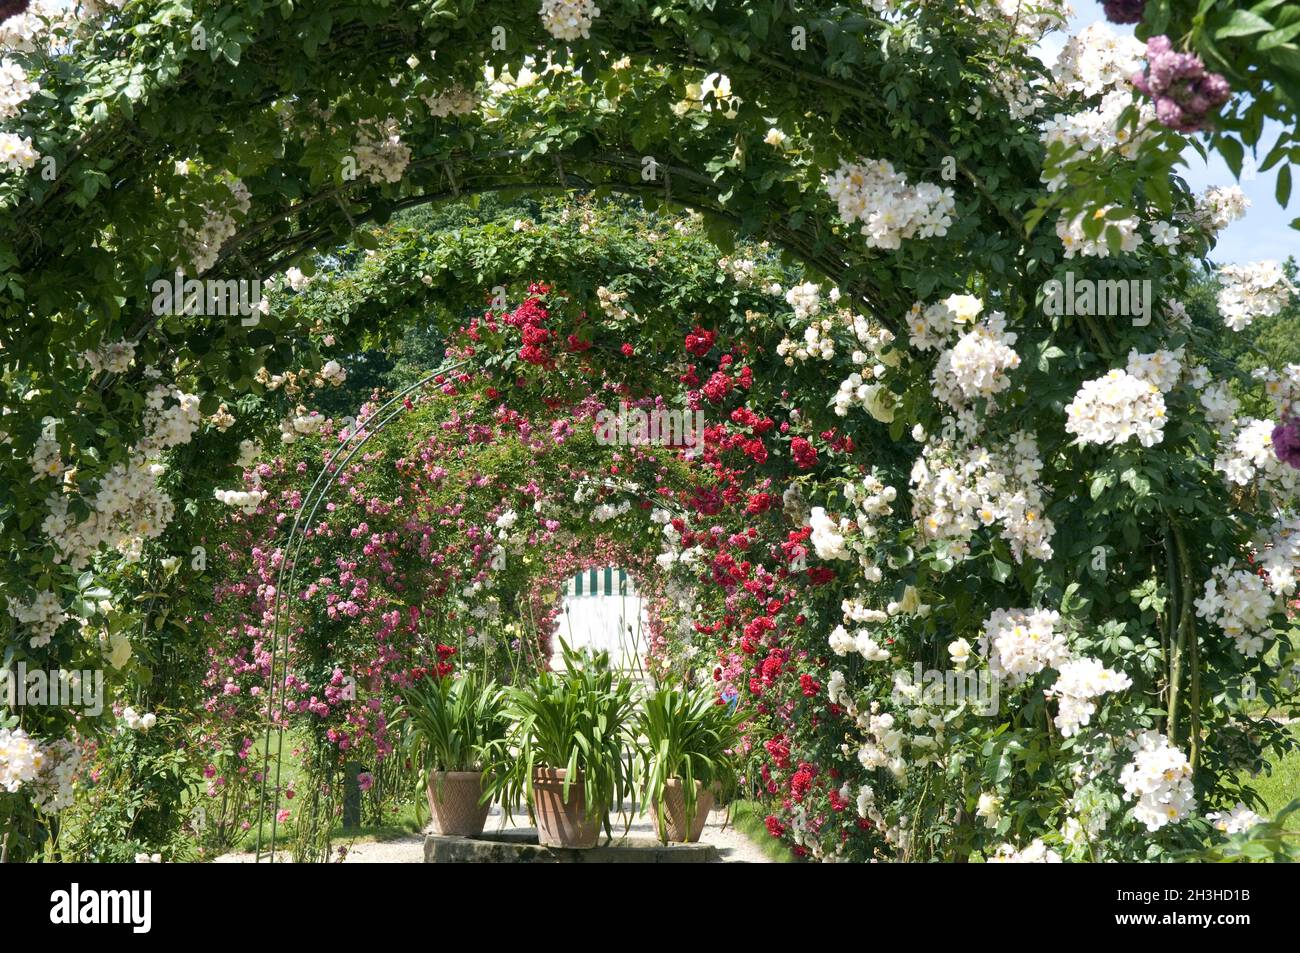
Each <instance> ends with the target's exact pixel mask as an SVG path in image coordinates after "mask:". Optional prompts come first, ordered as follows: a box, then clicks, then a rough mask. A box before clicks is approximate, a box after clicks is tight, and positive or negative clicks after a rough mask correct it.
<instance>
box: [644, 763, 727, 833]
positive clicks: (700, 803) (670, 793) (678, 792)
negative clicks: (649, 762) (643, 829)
mask: <svg viewBox="0 0 1300 953" xmlns="http://www.w3.org/2000/svg"><path fill="white" fill-rule="evenodd" d="M650 809H651V811H653V812H654V819H655V827H659V803H658V801H652V802H651V804H650ZM712 809H713V792H712V791H706V790H704V784H703V783H702V782H700V781H696V782H695V818H694V820H693V822H692V823H691V825H690V827H689V829H688V828H687V825H686V791H685V790H684V789H683V787H682V780H681V778H669V779H668V781H667V782H666V783H665V784H664V819H665V820H666V821H667V822H668V824H667V830H664V829H662V828H660V830H659V836H660V837H664V836H667V838H668V840H669V841H670V842H676V843H679V844H681V843H687V844H694V843H695V842H696V841H698V840H699V839H700V835H701V834H703V833H704V825H705V823H707V822H708V820H709V811H711V810H712ZM687 835H689V836H687Z"/></svg>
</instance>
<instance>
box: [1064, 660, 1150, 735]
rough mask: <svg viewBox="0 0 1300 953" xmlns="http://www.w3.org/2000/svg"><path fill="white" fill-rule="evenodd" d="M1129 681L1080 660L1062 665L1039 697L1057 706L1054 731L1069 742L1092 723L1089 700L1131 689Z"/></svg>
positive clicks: (1094, 662)
mask: <svg viewBox="0 0 1300 953" xmlns="http://www.w3.org/2000/svg"><path fill="white" fill-rule="evenodd" d="M1132 684H1133V680H1132V679H1131V678H1129V677H1128V676H1127V675H1125V674H1123V673H1122V672H1116V671H1115V670H1113V669H1109V668H1106V666H1104V665H1102V664H1101V662H1099V661H1098V660H1097V659H1095V658H1087V657H1081V658H1076V659H1071V660H1070V661H1068V662H1062V663H1061V665H1060V666H1059V667H1058V677H1057V679H1056V682H1055V683H1054V684H1053V685H1052V687H1051V688H1049V689H1045V690H1044V692H1043V694H1044V695H1046V696H1047V697H1048V698H1055V699H1057V702H1058V710H1057V715H1056V718H1055V719H1053V720H1054V721H1055V722H1056V727H1057V728H1058V729H1060V732H1061V735H1062V736H1063V737H1066V738H1069V737H1071V736H1073V735H1075V734H1077V733H1078V731H1079V729H1080V728H1081V727H1082V726H1084V725H1086V724H1088V723H1089V722H1091V721H1092V716H1093V713H1094V712H1096V710H1097V705H1096V703H1095V702H1094V701H1093V699H1095V698H1098V697H1099V696H1101V695H1105V694H1106V693H1108V692H1119V691H1123V690H1124V689H1126V688H1129V687H1130V686H1132Z"/></svg>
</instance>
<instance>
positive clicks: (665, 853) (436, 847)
mask: <svg viewBox="0 0 1300 953" xmlns="http://www.w3.org/2000/svg"><path fill="white" fill-rule="evenodd" d="M721 860H722V857H721V855H720V854H719V853H718V849H717V848H716V847H714V846H713V845H712V844H667V845H665V844H661V843H659V841H657V840H655V839H653V838H649V837H624V838H620V837H615V838H614V839H613V840H612V841H611V842H610V843H608V844H606V843H603V842H602V843H599V844H597V845H596V846H595V847H593V848H591V849H590V850H570V849H568V848H561V847H543V846H541V845H540V844H538V843H537V830H536V829H535V828H531V827H521V828H516V829H514V830H507V831H493V832H487V833H483V834H480V835H478V836H477V837H450V836H445V835H442V834H429V835H428V836H427V837H425V839H424V862H425V863H426V864H711V863H720V862H721Z"/></svg>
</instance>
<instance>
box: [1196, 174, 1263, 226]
mask: <svg viewBox="0 0 1300 953" xmlns="http://www.w3.org/2000/svg"><path fill="white" fill-rule="evenodd" d="M1249 208H1250V199H1248V198H1247V197H1246V193H1245V192H1243V191H1242V190H1241V186H1239V185H1228V186H1221V185H1214V186H1211V187H1210V188H1208V189H1206V190H1205V191H1204V192H1202V193H1201V194H1200V195H1198V196H1197V197H1196V211H1195V213H1194V214H1193V219H1194V220H1195V222H1196V224H1198V225H1200V226H1201V227H1202V228H1204V229H1205V230H1206V231H1208V232H1211V233H1215V232H1220V231H1222V230H1223V229H1225V228H1227V227H1228V226H1229V225H1231V224H1232V223H1233V222H1235V221H1237V220H1238V219H1240V218H1242V217H1243V216H1244V215H1245V214H1246V210H1247V209H1249Z"/></svg>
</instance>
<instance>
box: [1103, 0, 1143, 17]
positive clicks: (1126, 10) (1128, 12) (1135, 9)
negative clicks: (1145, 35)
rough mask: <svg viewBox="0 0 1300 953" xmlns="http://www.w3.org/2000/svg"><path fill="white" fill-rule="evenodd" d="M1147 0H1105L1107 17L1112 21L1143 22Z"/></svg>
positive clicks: (1104, 5)
mask: <svg viewBox="0 0 1300 953" xmlns="http://www.w3.org/2000/svg"><path fill="white" fill-rule="evenodd" d="M1146 5H1147V0H1105V2H1104V3H1102V6H1103V7H1104V8H1105V9H1106V19H1107V20H1109V21H1110V22H1111V23H1141V22H1142V13H1143V11H1144V10H1145V9H1146Z"/></svg>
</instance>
